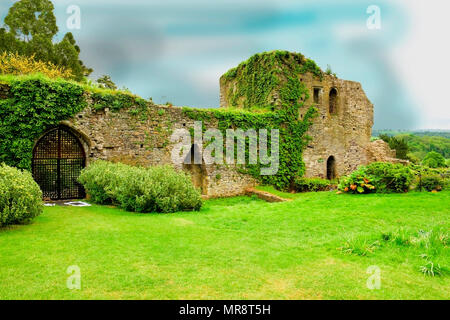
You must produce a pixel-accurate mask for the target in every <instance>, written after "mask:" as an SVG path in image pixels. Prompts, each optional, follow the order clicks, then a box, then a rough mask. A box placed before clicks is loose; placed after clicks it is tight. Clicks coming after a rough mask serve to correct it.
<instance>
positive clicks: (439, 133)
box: [372, 129, 450, 139]
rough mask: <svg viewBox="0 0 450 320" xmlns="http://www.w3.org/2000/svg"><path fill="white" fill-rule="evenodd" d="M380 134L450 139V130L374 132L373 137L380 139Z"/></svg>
mask: <svg viewBox="0 0 450 320" xmlns="http://www.w3.org/2000/svg"><path fill="white" fill-rule="evenodd" d="M380 134H387V135H388V136H398V135H400V134H413V135H415V136H420V137H423V136H431V137H444V138H447V139H450V130H391V129H383V130H373V132H372V136H374V137H378V136H379V135H380Z"/></svg>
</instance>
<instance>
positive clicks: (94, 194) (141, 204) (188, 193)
mask: <svg viewBox="0 0 450 320" xmlns="http://www.w3.org/2000/svg"><path fill="white" fill-rule="evenodd" d="M79 181H80V182H81V183H82V184H83V185H84V187H85V188H86V190H87V192H88V193H89V195H90V196H91V198H92V200H93V201H94V202H97V203H100V204H104V203H108V202H109V203H111V202H112V203H117V204H118V205H119V206H120V207H121V208H123V209H125V210H128V211H133V212H165V213H167V212H176V211H182V210H199V209H200V207H201V205H202V200H201V195H200V192H199V191H198V190H197V189H195V187H194V186H193V185H192V182H191V179H190V177H189V176H188V175H186V174H185V173H183V172H177V171H175V169H173V168H172V167H170V166H157V167H149V168H142V167H133V166H129V165H125V164H120V163H117V164H115V163H110V162H106V161H97V162H95V163H93V164H91V165H90V166H89V167H88V168H86V169H84V170H83V172H82V173H81V176H80V178H79Z"/></svg>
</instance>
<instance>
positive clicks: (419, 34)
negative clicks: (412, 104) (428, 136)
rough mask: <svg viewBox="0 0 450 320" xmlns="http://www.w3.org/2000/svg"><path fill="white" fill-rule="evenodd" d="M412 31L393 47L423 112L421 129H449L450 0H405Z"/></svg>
mask: <svg viewBox="0 0 450 320" xmlns="http://www.w3.org/2000/svg"><path fill="white" fill-rule="evenodd" d="M402 2H403V5H404V8H405V10H408V11H409V13H410V15H411V18H410V27H411V29H410V33H409V35H408V36H407V37H406V38H405V39H403V41H402V42H401V43H399V45H398V46H396V47H395V48H394V50H393V54H392V58H393V60H394V62H395V64H394V65H395V67H396V68H397V69H398V72H399V73H400V74H401V75H402V78H403V81H404V82H405V84H406V85H407V87H408V89H409V92H410V93H411V94H412V95H413V98H414V99H415V100H416V101H417V102H418V105H419V106H420V109H421V112H422V117H423V120H422V123H421V127H422V128H441V129H450V105H449V104H450V103H449V101H450V100H449V76H450V44H449V42H448V30H450V22H449V20H448V12H449V10H450V2H448V1H441V0H429V1H422V0H402Z"/></svg>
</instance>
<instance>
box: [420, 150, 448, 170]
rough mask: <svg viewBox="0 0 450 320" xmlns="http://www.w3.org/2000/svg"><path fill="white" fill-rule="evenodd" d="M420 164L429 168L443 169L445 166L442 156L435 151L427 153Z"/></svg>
mask: <svg viewBox="0 0 450 320" xmlns="http://www.w3.org/2000/svg"><path fill="white" fill-rule="evenodd" d="M422 164H423V165H425V166H428V167H430V168H443V167H445V166H446V164H445V158H444V157H443V156H442V154H440V153H437V152H435V151H431V152H429V153H427V155H426V156H425V158H423V161H422Z"/></svg>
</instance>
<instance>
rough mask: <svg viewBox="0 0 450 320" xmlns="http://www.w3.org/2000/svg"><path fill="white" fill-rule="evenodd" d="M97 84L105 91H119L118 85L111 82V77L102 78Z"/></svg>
mask: <svg viewBox="0 0 450 320" xmlns="http://www.w3.org/2000/svg"><path fill="white" fill-rule="evenodd" d="M97 83H98V84H99V86H100V87H101V88H105V89H111V90H117V86H116V84H115V83H114V82H113V81H112V80H111V77H110V76H106V75H104V76H102V77H101V78H98V79H97Z"/></svg>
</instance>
